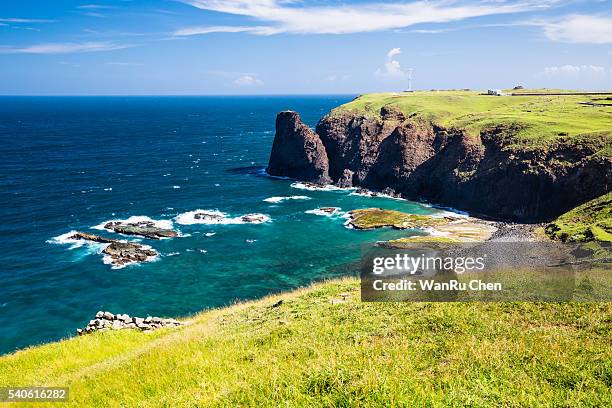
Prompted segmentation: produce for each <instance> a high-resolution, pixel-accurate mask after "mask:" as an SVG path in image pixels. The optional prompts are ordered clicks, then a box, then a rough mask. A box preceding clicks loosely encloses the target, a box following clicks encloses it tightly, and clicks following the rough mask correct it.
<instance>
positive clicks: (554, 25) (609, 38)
mask: <svg viewBox="0 0 612 408" xmlns="http://www.w3.org/2000/svg"><path fill="white" fill-rule="evenodd" d="M535 24H539V25H541V26H542V28H543V29H544V34H545V35H546V37H548V38H549V39H550V40H552V41H559V42H567V43H591V44H612V16H610V17H607V16H591V15H583V14H574V15H569V16H566V17H564V18H562V19H559V20H557V21H547V22H546V21H545V22H539V23H538V22H536V23H535Z"/></svg>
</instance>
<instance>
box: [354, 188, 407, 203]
mask: <svg viewBox="0 0 612 408" xmlns="http://www.w3.org/2000/svg"><path fill="white" fill-rule="evenodd" d="M350 195H353V196H360V197H372V198H388V199H391V200H399V201H407V200H406V199H405V198H402V197H395V196H392V195H390V194H384V193H379V192H376V191H370V190H365V191H363V190H362V191H353V192H352V193H351V194H350Z"/></svg>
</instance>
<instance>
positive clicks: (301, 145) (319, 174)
mask: <svg viewBox="0 0 612 408" xmlns="http://www.w3.org/2000/svg"><path fill="white" fill-rule="evenodd" d="M328 165H329V161H328V158H327V153H326V151H325V147H324V146H323V143H321V139H320V138H319V136H318V135H316V134H315V133H314V132H313V131H312V130H311V129H310V128H309V127H308V126H306V125H305V124H304V123H302V120H301V119H300V115H298V114H297V112H292V111H285V112H281V113H279V114H278V116H277V117H276V135H275V137H274V143H273V145H272V153H271V154H270V162H269V164H268V169H267V171H268V174H270V175H272V176H284V177H292V178H296V179H300V180H308V181H312V182H315V183H330V182H331V181H332V180H331V179H330V177H329V172H328Z"/></svg>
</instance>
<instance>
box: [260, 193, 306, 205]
mask: <svg viewBox="0 0 612 408" xmlns="http://www.w3.org/2000/svg"><path fill="white" fill-rule="evenodd" d="M289 200H310V197H308V196H301V195H296V196H289V197H268V198H265V199H264V200H263V201H265V202H266V203H274V204H277V203H282V202H283V201H289Z"/></svg>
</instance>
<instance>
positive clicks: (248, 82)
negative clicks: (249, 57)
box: [234, 75, 264, 86]
mask: <svg viewBox="0 0 612 408" xmlns="http://www.w3.org/2000/svg"><path fill="white" fill-rule="evenodd" d="M234 83H235V84H236V85H238V86H262V85H263V84H264V82H263V81H262V80H261V79H258V78H257V77H255V76H253V75H242V76H240V77H238V78H236V80H235V81H234Z"/></svg>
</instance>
